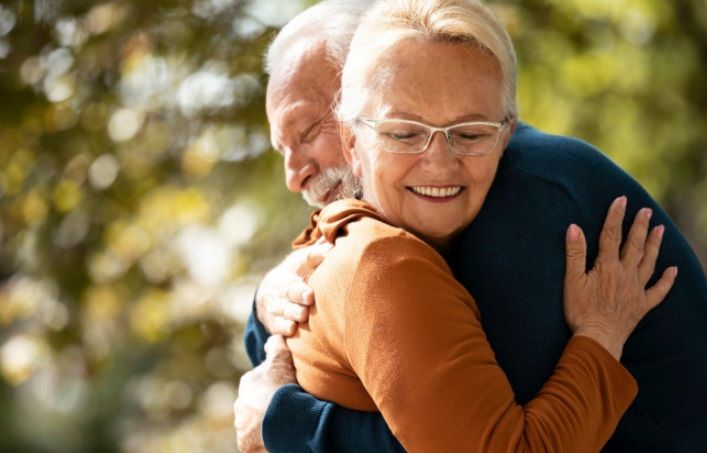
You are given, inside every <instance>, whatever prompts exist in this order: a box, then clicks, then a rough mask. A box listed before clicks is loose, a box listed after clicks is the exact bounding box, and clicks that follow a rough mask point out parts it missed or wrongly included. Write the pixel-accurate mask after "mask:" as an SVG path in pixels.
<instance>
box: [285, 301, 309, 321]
mask: <svg viewBox="0 0 707 453" xmlns="http://www.w3.org/2000/svg"><path fill="white" fill-rule="evenodd" d="M283 317H284V318H285V319H287V320H289V321H294V322H299V323H302V322H307V319H309V307H304V306H302V305H298V304H293V303H287V305H286V306H285V312H284V313H283Z"/></svg>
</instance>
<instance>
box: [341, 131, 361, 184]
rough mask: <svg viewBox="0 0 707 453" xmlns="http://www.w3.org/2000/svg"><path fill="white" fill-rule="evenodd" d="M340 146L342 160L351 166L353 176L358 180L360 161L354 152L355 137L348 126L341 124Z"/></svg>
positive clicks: (356, 152)
mask: <svg viewBox="0 0 707 453" xmlns="http://www.w3.org/2000/svg"><path fill="white" fill-rule="evenodd" d="M341 145H342V152H343V153H344V159H346V162H348V164H349V165H350V166H351V170H352V171H353V174H354V175H355V176H356V177H358V178H360V177H361V159H360V158H359V155H358V151H357V150H356V135H354V132H353V128H352V127H351V125H349V124H343V123H342V124H341Z"/></svg>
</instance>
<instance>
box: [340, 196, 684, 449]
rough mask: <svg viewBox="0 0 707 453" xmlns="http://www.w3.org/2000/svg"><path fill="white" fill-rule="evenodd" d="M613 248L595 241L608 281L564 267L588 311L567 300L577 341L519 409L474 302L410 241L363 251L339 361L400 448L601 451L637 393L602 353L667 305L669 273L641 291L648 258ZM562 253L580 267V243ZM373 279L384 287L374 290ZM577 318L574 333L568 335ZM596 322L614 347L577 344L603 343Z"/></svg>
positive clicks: (612, 242) (614, 224) (641, 232)
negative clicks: (357, 381)
mask: <svg viewBox="0 0 707 453" xmlns="http://www.w3.org/2000/svg"><path fill="white" fill-rule="evenodd" d="M621 217H622V213H621V212H620V207H617V206H616V205H615V206H612V210H611V211H610V215H609V216H608V217H607V231H616V229H618V228H619V225H620V220H621ZM646 229H647V221H646V220H645V219H643V221H642V222H641V224H640V225H639V228H637V230H636V231H635V232H633V233H632V234H631V236H632V237H633V238H634V239H638V240H640V238H641V237H643V238H646V236H647V234H646V231H645V230H646ZM605 236H609V235H605ZM651 237H652V238H653V239H647V240H645V239H644V242H645V243H647V244H649V247H647V248H644V249H652V250H657V247H655V244H656V237H655V235H651ZM658 242H659V241H658ZM619 243H620V236H619V237H618V238H611V237H605V239H604V240H602V247H603V250H602V254H601V257H602V266H605V265H606V266H610V267H611V268H612V269H614V270H615V271H616V272H614V273H612V275H611V276H610V277H605V276H603V275H601V274H602V272H603V270H602V269H599V268H598V267H595V268H593V269H592V270H590V272H589V273H588V274H585V273H584V269H581V268H575V267H573V268H572V270H573V271H577V273H576V274H577V276H579V275H580V274H582V275H583V276H584V277H583V278H575V279H571V280H568V285H569V286H585V287H586V292H587V293H588V294H589V295H591V296H592V301H591V303H590V304H589V305H587V304H586V300H583V299H581V298H576V297H573V299H577V300H573V301H571V303H569V304H567V307H568V319H570V320H572V322H571V324H572V325H571V327H572V328H573V329H576V331H577V332H576V335H575V336H574V337H573V338H572V339H571V340H570V341H569V343H568V344H567V347H566V348H565V351H564V354H563V355H562V357H561V358H560V360H559V362H558V365H557V368H556V370H555V372H554V374H553V375H552V377H551V378H550V379H549V380H548V381H547V382H546V384H545V385H544V387H543V388H542V390H541V391H540V393H539V394H538V395H537V396H536V398H535V399H533V400H532V401H531V402H529V403H528V404H526V405H525V406H520V405H518V404H516V402H515V399H514V394H513V390H512V389H511V387H510V384H509V383H508V380H507V379H506V376H505V374H504V373H503V372H502V370H501V369H500V367H499V366H498V364H497V363H496V361H495V358H494V354H493V352H492V351H491V348H490V346H489V344H488V342H487V340H486V337H485V335H484V333H483V330H482V328H481V324H480V322H479V317H478V310H477V309H476V306H475V304H474V302H473V300H472V299H471V297H470V296H469V295H468V293H466V291H465V290H464V289H463V288H462V287H461V286H459V285H458V283H456V281H454V279H453V277H452V276H451V274H450V273H449V270H448V268H447V267H446V264H445V263H444V261H443V260H442V258H441V257H440V256H439V255H437V254H435V253H434V252H433V251H431V250H430V249H429V247H426V246H424V245H423V244H421V243H419V242H418V241H416V240H413V239H409V238H408V240H403V239H401V238H399V237H386V238H383V239H379V240H376V241H374V242H373V243H371V244H369V246H368V248H367V249H366V251H365V253H364V256H363V259H361V260H360V261H359V265H358V269H357V271H356V274H355V276H354V278H353V279H352V281H353V282H354V283H353V286H352V287H351V289H350V290H349V293H348V297H347V299H346V300H347V303H346V307H345V310H344V312H345V320H346V321H345V332H344V335H345V338H346V339H347V345H346V347H347V351H346V352H347V357H348V360H349V362H350V364H351V366H352V368H353V369H354V371H355V372H356V374H357V375H358V377H359V378H360V379H361V381H362V383H363V385H364V386H365V387H366V390H367V391H368V393H369V394H370V395H371V397H372V399H373V400H374V402H375V404H376V406H377V407H378V408H379V409H380V411H381V413H382V414H383V416H384V418H385V419H386V420H387V422H388V424H389V426H390V427H391V430H392V431H393V433H394V435H395V436H396V437H397V438H398V439H399V440H400V441H401V443H402V444H403V445H404V446H405V448H407V449H409V450H411V451H465V450H467V451H468V450H471V451H547V450H551V451H598V450H599V449H600V448H601V447H602V446H603V445H604V443H605V442H606V440H607V439H608V438H609V436H610V435H611V433H612V432H613V430H614V429H615V427H616V424H617V423H618V421H619V418H620V417H621V415H622V414H623V413H624V412H625V410H626V409H627V408H628V406H629V405H630V403H631V401H632V400H633V398H634V397H635V394H636V385H635V381H634V380H633V379H632V377H631V375H630V374H629V373H628V372H627V371H626V370H625V369H624V368H623V367H622V366H621V365H620V364H619V363H618V361H617V358H618V357H616V356H618V355H620V348H619V349H615V348H613V347H611V345H612V344H619V345H622V343H623V341H624V339H625V337H626V336H627V335H628V333H630V332H631V331H632V330H633V328H634V327H635V324H636V322H637V321H638V320H639V319H640V318H642V317H643V315H645V313H646V312H647V311H648V310H650V309H651V308H652V307H653V306H655V304H657V303H659V302H660V300H662V299H663V298H664V297H665V293H667V291H668V290H669V288H670V286H671V284H672V280H673V278H674V277H673V276H672V275H671V273H666V274H665V275H664V276H663V277H661V279H660V280H659V281H658V283H657V284H656V285H655V286H654V287H651V288H649V289H648V290H644V284H643V283H642V282H641V281H640V280H641V279H640V278H639V277H638V275H637V274H639V272H638V269H637V268H638V267H639V265H638V263H639V262H641V261H642V257H644V256H646V257H647V263H648V264H647V267H648V268H650V267H651V264H652V263H650V261H653V260H654V258H655V252H647V253H645V254H644V253H643V252H637V251H632V250H628V249H629V247H627V246H625V247H624V252H625V253H624V254H622V255H621V257H619V256H618V249H619ZM567 247H568V256H570V253H569V252H570V251H571V252H572V253H571V256H572V257H573V258H578V259H577V260H576V261H577V262H579V261H583V260H584V258H585V257H584V252H583V247H584V243H583V241H582V240H581V235H580V236H578V237H577V238H575V239H574V240H571V239H570V236H569V235H568V245H567ZM651 254H652V255H653V256H651ZM612 255H615V256H613V257H612ZM568 270H570V268H569V267H568ZM597 274H599V278H598V282H599V283H598V286H597V287H594V283H592V282H596V281H597V277H596V275H597ZM381 275H385V276H389V277H388V278H386V279H385V282H382V281H381V279H380V276H381ZM420 275H425V278H424V279H420V278H419V276H420ZM627 288H628V291H627ZM575 289H577V288H572V290H571V291H569V294H574V290H575ZM578 291H579V292H580V293H584V292H585V289H584V288H579V289H578ZM595 296H598V297H596V298H595ZM627 306H628V307H630V310H626V307H627ZM570 314H572V315H573V316H569V315H570ZM577 315H578V316H579V317H580V318H582V321H580V323H579V324H580V325H575V320H577V319H578V318H577V317H576V316H577ZM614 321H616V322H617V323H616V324H615V325H612V323H613V322H614ZM605 322H606V323H608V324H609V329H608V330H607V332H611V333H610V336H612V337H613V339H612V340H610V341H609V342H608V343H604V342H603V340H604V339H603V338H601V335H595V334H592V333H590V334H589V337H590V338H586V337H585V336H584V335H585V334H587V333H588V331H587V330H584V329H581V327H600V329H599V331H600V333H602V334H603V332H604V327H606V325H605ZM422 332H424V335H423V334H421V333H422ZM614 342H615V343H614ZM600 343H601V344H602V345H603V346H600ZM607 348H611V349H609V350H610V351H611V353H610V352H609V350H607Z"/></svg>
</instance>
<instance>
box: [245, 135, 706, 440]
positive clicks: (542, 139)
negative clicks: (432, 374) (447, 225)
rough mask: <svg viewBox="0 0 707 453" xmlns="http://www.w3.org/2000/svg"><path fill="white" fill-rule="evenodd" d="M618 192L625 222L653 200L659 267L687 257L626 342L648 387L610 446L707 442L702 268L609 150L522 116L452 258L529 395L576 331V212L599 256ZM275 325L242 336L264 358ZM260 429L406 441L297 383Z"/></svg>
mask: <svg viewBox="0 0 707 453" xmlns="http://www.w3.org/2000/svg"><path fill="white" fill-rule="evenodd" d="M619 195H627V196H628V201H629V203H628V210H627V216H626V220H625V222H624V233H626V231H627V229H628V226H629V225H630V222H631V221H632V220H633V216H634V215H635V214H636V212H637V211H638V209H640V208H641V207H644V206H649V207H651V208H653V210H654V214H653V217H652V220H651V223H652V224H653V225H657V224H665V226H666V231H665V236H664V239H663V245H662V247H661V251H660V256H659V259H658V264H657V274H658V275H659V273H662V271H663V270H664V269H665V268H666V267H668V266H670V265H678V266H679V274H678V278H677V281H676V283H675V286H674V287H673V289H672V290H671V292H670V294H669V295H668V297H667V298H666V300H665V301H664V302H663V304H661V305H660V306H658V307H657V308H656V309H655V310H653V311H652V312H651V313H649V314H648V315H647V316H646V317H645V318H644V319H643V320H642V321H641V323H640V324H639V325H638V327H637V328H636V330H635V331H634V333H633V335H632V336H631V337H630V338H629V340H628V342H627V343H626V345H625V347H624V355H623V358H622V363H623V364H624V365H625V366H626V367H627V368H628V370H629V371H630V372H631V373H632V374H633V376H634V377H635V378H636V380H637V381H638V386H639V393H638V397H637V399H636V400H635V402H634V403H633V405H632V406H631V407H630V408H629V410H628V412H627V413H626V415H625V416H624V417H623V419H622V420H621V422H620V424H619V426H618V428H617V430H616V432H615V434H614V435H613V436H612V438H611V439H610V440H609V442H608V444H607V445H606V447H605V449H604V451H607V452H625V451H644V452H645V451H660V452H696V451H707V280H706V279H705V274H704V271H703V270H702V267H701V266H700V263H699V261H698V260H697V258H696V257H695V255H694V253H693V252H692V250H691V249H690V246H689V245H688V244H687V242H686V241H685V239H684V238H683V236H682V235H681V234H680V232H679V231H678V229H677V228H676V227H675V225H674V224H673V222H672V221H671V220H670V219H669V218H668V216H667V215H666V214H665V213H664V212H663V210H662V209H660V207H658V205H657V204H656V203H655V202H654V201H653V200H652V199H651V197H650V196H649V195H648V194H647V193H646V192H645V191H644V190H643V189H642V188H641V187H640V185H639V184H638V183H637V182H636V181H634V180H633V179H632V178H631V177H630V176H628V175H627V174H626V173H624V172H623V171H622V170H621V169H619V168H618V167H617V166H616V165H615V164H613V163H612V162H611V161H610V160H609V159H608V158H606V156H604V155H603V154H602V153H600V152H599V151H597V150H596V149H594V148H593V147H591V146H589V145H587V144H586V143H584V142H581V141H578V140H575V139H571V138H566V137H559V136H552V135H547V134H543V133H541V132H539V131H537V130H536V129H533V128H532V127H530V126H527V125H523V124H521V125H519V127H518V129H517V130H516V133H515V134H514V136H513V139H512V140H511V142H510V144H509V146H508V148H507V149H506V151H505V154H504V156H503V158H502V159H501V163H500V166H499V170H498V173H497V176H496V179H495V181H494V183H493V185H492V187H491V190H490V192H489V194H488V197H487V199H486V201H485V203H484V207H483V208H482V210H481V211H480V213H479V214H478V216H477V217H476V219H474V221H473V222H472V224H471V225H470V226H469V227H468V228H467V229H466V230H465V231H464V232H463V233H462V234H461V235H460V236H459V237H458V238H457V240H456V241H455V245H454V247H452V248H451V250H452V252H451V253H450V254H449V256H447V259H448V261H449V263H450V265H451V267H452V269H453V270H454V272H455V276H456V278H457V279H458V280H459V282H461V283H462V284H463V285H464V286H465V287H466V288H467V289H468V290H469V292H470V293H471V294H472V295H473V296H474V299H475V300H476V303H477V305H478V306H479V309H480V311H481V321H482V324H483V326H484V330H485V331H486V334H487V336H488V339H489V342H490V343H491V346H492V348H493V349H494V351H495V353H496V356H497V359H498V363H499V364H500V365H501V367H502V368H503V370H504V371H505V372H506V374H507V375H508V379H509V380H510V383H511V385H512V386H513V389H514V391H515V394H516V400H517V401H518V403H520V404H525V403H526V402H528V401H529V400H530V399H532V398H533V397H534V396H535V395H536V394H537V392H538V391H539V390H540V388H541V387H542V385H543V383H544V382H545V381H546V380H547V379H548V378H549V376H550V374H551V373H552V371H553V369H554V367H555V364H556V363H557V361H558V359H559V357H560V355H561V353H562V350H563V348H564V346H565V343H566V342H567V340H568V338H569V337H570V335H571V332H570V331H569V329H568V328H567V325H566V323H565V320H564V314H563V308H562V281H563V277H564V260H565V254H564V237H565V231H566V229H567V227H568V226H569V224H570V223H577V224H578V225H580V226H581V227H582V228H583V229H584V232H585V235H586V237H587V242H588V250H589V257H588V258H589V265H591V264H592V262H593V261H594V258H595V256H596V252H597V250H598V245H597V242H598V238H599V232H600V230H601V226H602V224H603V221H604V218H605V215H606V212H607V209H608V207H609V204H610V203H611V201H612V200H613V199H614V198H616V197H618V196H619ZM651 284H652V282H651ZM267 335H268V334H267V332H266V331H265V330H264V328H263V326H262V325H261V324H260V323H259V322H258V320H257V317H256V316H255V315H252V316H251V318H250V320H249V323H248V325H247V326H246V332H245V342H246V347H247V350H248V353H249V355H250V357H251V360H252V361H253V363H254V364H259V363H261V362H262V361H263V360H264V353H263V345H264V343H265V340H266V338H267ZM419 397H424V398H434V395H420V396H419ZM263 437H264V440H265V445H266V447H267V448H268V449H269V450H270V451H273V452H280V451H281V452H300V451H336V452H348V451H351V452H360V451H402V450H403V449H402V447H401V446H400V444H399V443H398V442H397V440H396V439H395V438H394V437H393V435H392V434H391V433H390V430H389V429H388V427H387V426H386V424H385V422H384V420H383V418H382V417H381V416H380V414H377V413H363V412H355V411H351V410H348V409H345V408H342V407H339V406H337V405H335V404H333V403H330V402H324V401H319V400H317V399H315V398H314V397H313V396H311V395H309V394H307V393H306V392H304V391H303V390H302V389H301V388H300V387H299V386H297V385H288V386H285V387H283V388H281V389H280V390H278V392H277V393H276V394H275V396H274V397H273V400H272V402H271V403H270V406H269V407H268V411H267V413H266V416H265V420H264V423H263Z"/></svg>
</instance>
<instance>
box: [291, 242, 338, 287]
mask: <svg viewBox="0 0 707 453" xmlns="http://www.w3.org/2000/svg"><path fill="white" fill-rule="evenodd" d="M331 248H332V244H330V243H329V242H325V243H321V244H314V245H311V246H309V247H307V249H306V250H307V254H306V259H305V260H304V261H303V262H302V263H301V265H300V267H299V269H298V271H297V273H298V274H299V276H300V277H302V278H307V277H308V276H309V274H311V273H312V272H314V270H315V269H316V268H317V267H318V266H319V265H320V264H321V263H322V261H324V257H325V256H326V253H327V252H328V251H329V250H330V249H331Z"/></svg>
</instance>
